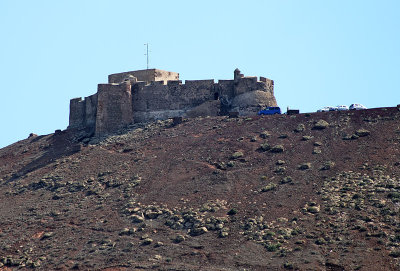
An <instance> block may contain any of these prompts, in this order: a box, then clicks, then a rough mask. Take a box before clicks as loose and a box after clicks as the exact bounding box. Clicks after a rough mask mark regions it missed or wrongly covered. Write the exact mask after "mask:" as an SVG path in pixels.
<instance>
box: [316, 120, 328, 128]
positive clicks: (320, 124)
mask: <svg viewBox="0 0 400 271" xmlns="http://www.w3.org/2000/svg"><path fill="white" fill-rule="evenodd" d="M328 126H329V123H328V122H327V121H325V120H319V121H317V122H316V123H315V124H314V127H313V129H314V130H323V129H325V128H327V127H328Z"/></svg>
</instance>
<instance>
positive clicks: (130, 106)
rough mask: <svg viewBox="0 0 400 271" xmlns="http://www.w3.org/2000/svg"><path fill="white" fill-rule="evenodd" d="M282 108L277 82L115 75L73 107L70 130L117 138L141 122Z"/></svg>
mask: <svg viewBox="0 0 400 271" xmlns="http://www.w3.org/2000/svg"><path fill="white" fill-rule="evenodd" d="M265 106H277V104H276V99H275V97H274V81H273V80H270V79H267V78H265V77H260V78H259V79H258V78H257V77H247V76H246V77H245V76H243V74H241V73H240V71H239V70H238V69H236V70H235V71H234V79H233V80H218V83H215V82H214V80H213V79H212V80H185V83H184V84H183V83H182V81H181V80H179V73H175V72H168V71H163V70H158V69H147V70H138V71H130V72H123V73H116V74H111V75H109V76H108V83H107V84H99V85H98V89H97V93H96V94H93V95H91V96H89V97H86V98H85V99H83V100H82V98H75V99H72V100H71V101H70V115H69V126H68V129H85V130H86V131H88V132H90V133H94V134H95V135H102V134H106V133H111V132H114V131H116V130H118V129H120V128H122V127H124V126H127V125H129V124H132V123H137V122H149V121H154V120H160V119H167V118H172V117H177V116H182V117H196V116H217V115H226V114H228V112H230V111H237V112H239V115H242V116H246V115H254V114H256V113H257V112H258V111H259V110H260V109H261V108H263V107H265Z"/></svg>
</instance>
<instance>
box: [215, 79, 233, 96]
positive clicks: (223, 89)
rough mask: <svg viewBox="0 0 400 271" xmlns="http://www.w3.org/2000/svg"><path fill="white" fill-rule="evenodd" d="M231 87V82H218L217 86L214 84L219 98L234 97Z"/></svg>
mask: <svg viewBox="0 0 400 271" xmlns="http://www.w3.org/2000/svg"><path fill="white" fill-rule="evenodd" d="M233 87H234V81H233V80H218V84H216V88H217V89H218V94H219V97H226V98H232V97H233V95H234V91H233Z"/></svg>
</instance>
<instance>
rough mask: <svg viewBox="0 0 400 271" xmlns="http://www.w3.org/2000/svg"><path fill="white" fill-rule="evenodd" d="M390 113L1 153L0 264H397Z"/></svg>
mask: <svg viewBox="0 0 400 271" xmlns="http://www.w3.org/2000/svg"><path fill="white" fill-rule="evenodd" d="M399 144H400V111H399V109H398V108H380V109H370V110H363V111H346V112H326V113H313V114H300V115H292V116H287V115H278V116H263V117H251V118H227V117H213V118H195V119H187V120H185V121H184V122H183V123H181V124H178V125H173V124H172V123H171V121H164V122H157V123H153V124H149V125H147V126H144V125H143V126H133V127H130V128H129V129H126V130H124V131H121V132H120V135H114V136H110V137H107V138H84V137H83V136H79V135H77V134H76V133H75V134H74V133H73V132H71V131H62V132H58V133H56V134H51V135H46V136H31V137H29V138H28V139H26V140H22V141H19V142H17V143H15V144H12V145H10V146H8V147H5V148H3V149H1V150H0V218H1V219H0V270H14V269H18V270H31V269H36V270H70V269H76V270H108V271H111V270H147V269H154V270H399V268H400V262H399V260H400V211H399V207H400V149H399Z"/></svg>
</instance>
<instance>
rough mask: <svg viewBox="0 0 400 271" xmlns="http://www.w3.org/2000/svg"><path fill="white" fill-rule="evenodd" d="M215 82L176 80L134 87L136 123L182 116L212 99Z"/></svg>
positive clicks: (133, 99)
mask: <svg viewBox="0 0 400 271" xmlns="http://www.w3.org/2000/svg"><path fill="white" fill-rule="evenodd" d="M214 92H215V86H214V80H190V81H186V82H185V84H182V82H181V81H179V80H170V81H168V82H167V84H166V85H164V84H162V82H157V81H156V82H151V83H150V84H148V85H143V84H135V85H134V86H133V88H132V110H133V114H134V121H135V122H143V121H150V120H154V119H166V118H169V117H175V116H182V115H183V114H184V113H185V112H186V111H187V110H189V109H191V108H193V107H195V106H198V105H200V104H202V103H204V102H206V101H209V100H212V99H214Z"/></svg>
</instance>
